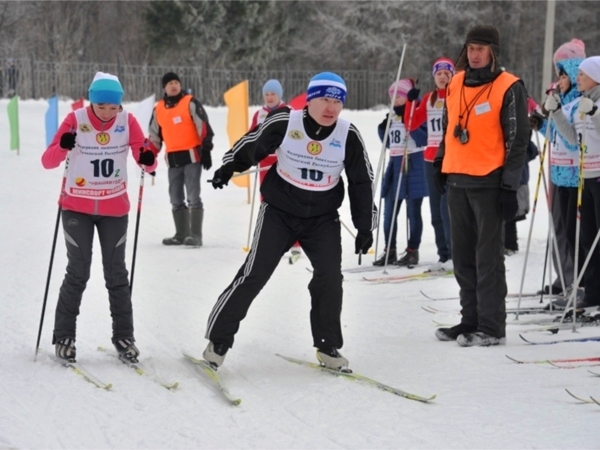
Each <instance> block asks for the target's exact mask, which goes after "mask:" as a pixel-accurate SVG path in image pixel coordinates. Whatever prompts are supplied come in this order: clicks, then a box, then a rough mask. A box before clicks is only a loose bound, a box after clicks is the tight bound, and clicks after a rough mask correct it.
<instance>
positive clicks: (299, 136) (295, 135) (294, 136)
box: [288, 130, 304, 140]
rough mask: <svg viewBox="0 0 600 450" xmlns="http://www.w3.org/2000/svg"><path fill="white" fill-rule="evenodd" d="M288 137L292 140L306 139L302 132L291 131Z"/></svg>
mask: <svg viewBox="0 0 600 450" xmlns="http://www.w3.org/2000/svg"><path fill="white" fill-rule="evenodd" d="M288 136H289V137H290V138H291V139H296V140H300V139H303V138H304V133H302V131H300V130H291V131H290V132H289V133H288Z"/></svg>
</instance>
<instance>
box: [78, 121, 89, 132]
mask: <svg viewBox="0 0 600 450" xmlns="http://www.w3.org/2000/svg"><path fill="white" fill-rule="evenodd" d="M79 131H81V132H82V133H89V132H90V131H92V127H91V125H89V124H87V123H82V124H81V125H79Z"/></svg>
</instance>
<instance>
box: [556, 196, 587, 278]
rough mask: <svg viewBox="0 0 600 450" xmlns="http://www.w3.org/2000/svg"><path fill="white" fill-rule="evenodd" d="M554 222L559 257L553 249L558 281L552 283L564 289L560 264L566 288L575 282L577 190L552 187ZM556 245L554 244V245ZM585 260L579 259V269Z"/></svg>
mask: <svg viewBox="0 0 600 450" xmlns="http://www.w3.org/2000/svg"><path fill="white" fill-rule="evenodd" d="M551 205H552V220H553V221H554V228H555V229H556V242H557V244H558V255H557V254H556V252H554V248H553V253H552V254H553V267H554V270H555V273H556V279H555V280H554V282H553V283H552V285H553V286H554V287H557V288H560V289H562V284H561V281H560V276H559V272H558V270H559V265H558V264H559V262H560V267H561V268H562V271H563V276H564V278H565V287H569V286H570V285H572V284H573V282H574V281H575V280H574V279H573V270H574V269H573V268H574V266H573V260H574V258H575V229H576V223H577V188H572V187H562V186H556V185H553V186H552V203H551ZM552 245H554V244H552ZM582 263H583V259H582V258H581V257H580V258H579V267H580V268H581V265H582Z"/></svg>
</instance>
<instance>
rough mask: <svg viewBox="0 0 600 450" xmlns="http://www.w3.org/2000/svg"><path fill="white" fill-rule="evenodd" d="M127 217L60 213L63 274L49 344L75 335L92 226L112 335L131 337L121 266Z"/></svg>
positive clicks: (127, 292)
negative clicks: (64, 245) (97, 241)
mask: <svg viewBox="0 0 600 450" xmlns="http://www.w3.org/2000/svg"><path fill="white" fill-rule="evenodd" d="M128 220H129V218H128V216H122V217H109V216H93V215H89V214H81V213H77V212H74V211H63V212H62V225H63V229H64V233H65V241H66V243H67V257H68V259H69V262H68V264H67V273H66V274H65V278H64V280H63V283H62V286H61V288H60V294H59V296H58V304H57V305H56V314H55V322H54V337H53V341H52V343H55V342H56V341H57V340H60V339H62V338H65V337H71V338H75V337H76V336H75V334H76V333H75V331H76V322H77V316H78V315H79V307H80V305H81V297H82V296H83V291H84V290H85V287H86V285H87V281H88V280H89V279H90V267H91V265H92V246H93V243H94V227H95V228H96V229H97V230H98V237H99V239H100V246H101V249H102V266H103V268H104V280H105V283H106V289H108V300H109V302H110V314H111V316H112V319H113V325H112V326H113V338H114V339H119V338H127V337H133V311H132V307H131V292H130V290H129V280H128V275H129V274H128V272H127V268H126V267H125V243H126V239H127V223H128Z"/></svg>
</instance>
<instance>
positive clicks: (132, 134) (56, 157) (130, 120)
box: [42, 106, 158, 217]
mask: <svg viewBox="0 0 600 450" xmlns="http://www.w3.org/2000/svg"><path fill="white" fill-rule="evenodd" d="M86 113H87V118H88V120H89V124H91V126H92V127H93V130H78V129H77V127H78V124H77V117H76V113H75V111H72V112H70V113H69V114H68V115H67V117H66V118H65V120H64V121H63V122H62V124H61V125H60V127H59V128H58V131H57V132H56V134H55V135H54V139H53V140H52V143H51V144H50V146H49V147H48V148H47V149H46V151H45V152H44V154H43V155H42V165H43V166H44V168H45V169H54V168H56V167H58V166H60V164H61V163H62V162H63V161H64V160H65V159H66V158H67V156H68V155H69V151H67V150H65V149H63V148H61V146H60V138H61V136H62V135H63V134H64V133H69V132H73V131H76V132H77V133H81V132H82V131H83V132H90V131H95V132H97V133H98V132H105V131H108V130H110V129H111V128H112V126H113V125H114V123H115V121H116V120H117V117H115V118H113V119H111V120H109V121H108V122H102V121H101V120H100V119H99V118H98V117H97V116H96V115H95V114H94V112H93V111H92V109H91V106H88V107H86ZM127 125H128V132H129V146H130V147H131V155H132V157H133V158H134V160H135V161H136V162H137V160H138V159H139V155H140V149H148V150H151V151H153V152H154V154H155V156H156V154H157V153H158V152H157V150H156V148H155V147H154V145H152V143H150V142H149V141H147V140H146V138H145V136H144V133H143V131H142V129H141V127H140V125H139V123H138V121H137V120H136V118H135V117H134V116H133V115H131V114H129V113H127ZM80 126H81V125H80ZM76 141H77V138H76ZM70 153H71V154H70V159H69V161H70V163H69V164H72V163H73V162H75V161H76V159H77V158H78V156H79V157H81V152H80V150H79V148H78V146H77V145H76V146H75V148H74V149H73V150H71V151H70ZM157 161H158V159H157V160H156V161H155V162H154V164H153V165H152V166H149V167H146V171H147V172H153V171H154V170H155V169H156V165H157ZM138 165H139V164H138ZM58 202H59V205H60V206H61V208H62V209H64V210H69V211H76V212H79V213H83V214H92V215H98V216H113V217H120V216H124V215H126V214H128V213H129V209H130V203H129V196H128V195H127V190H125V191H124V192H123V194H121V195H118V196H116V197H111V198H106V199H95V198H85V197H75V196H72V195H69V194H67V193H66V192H65V191H64V189H63V192H61V195H60V197H59V199H58Z"/></svg>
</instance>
